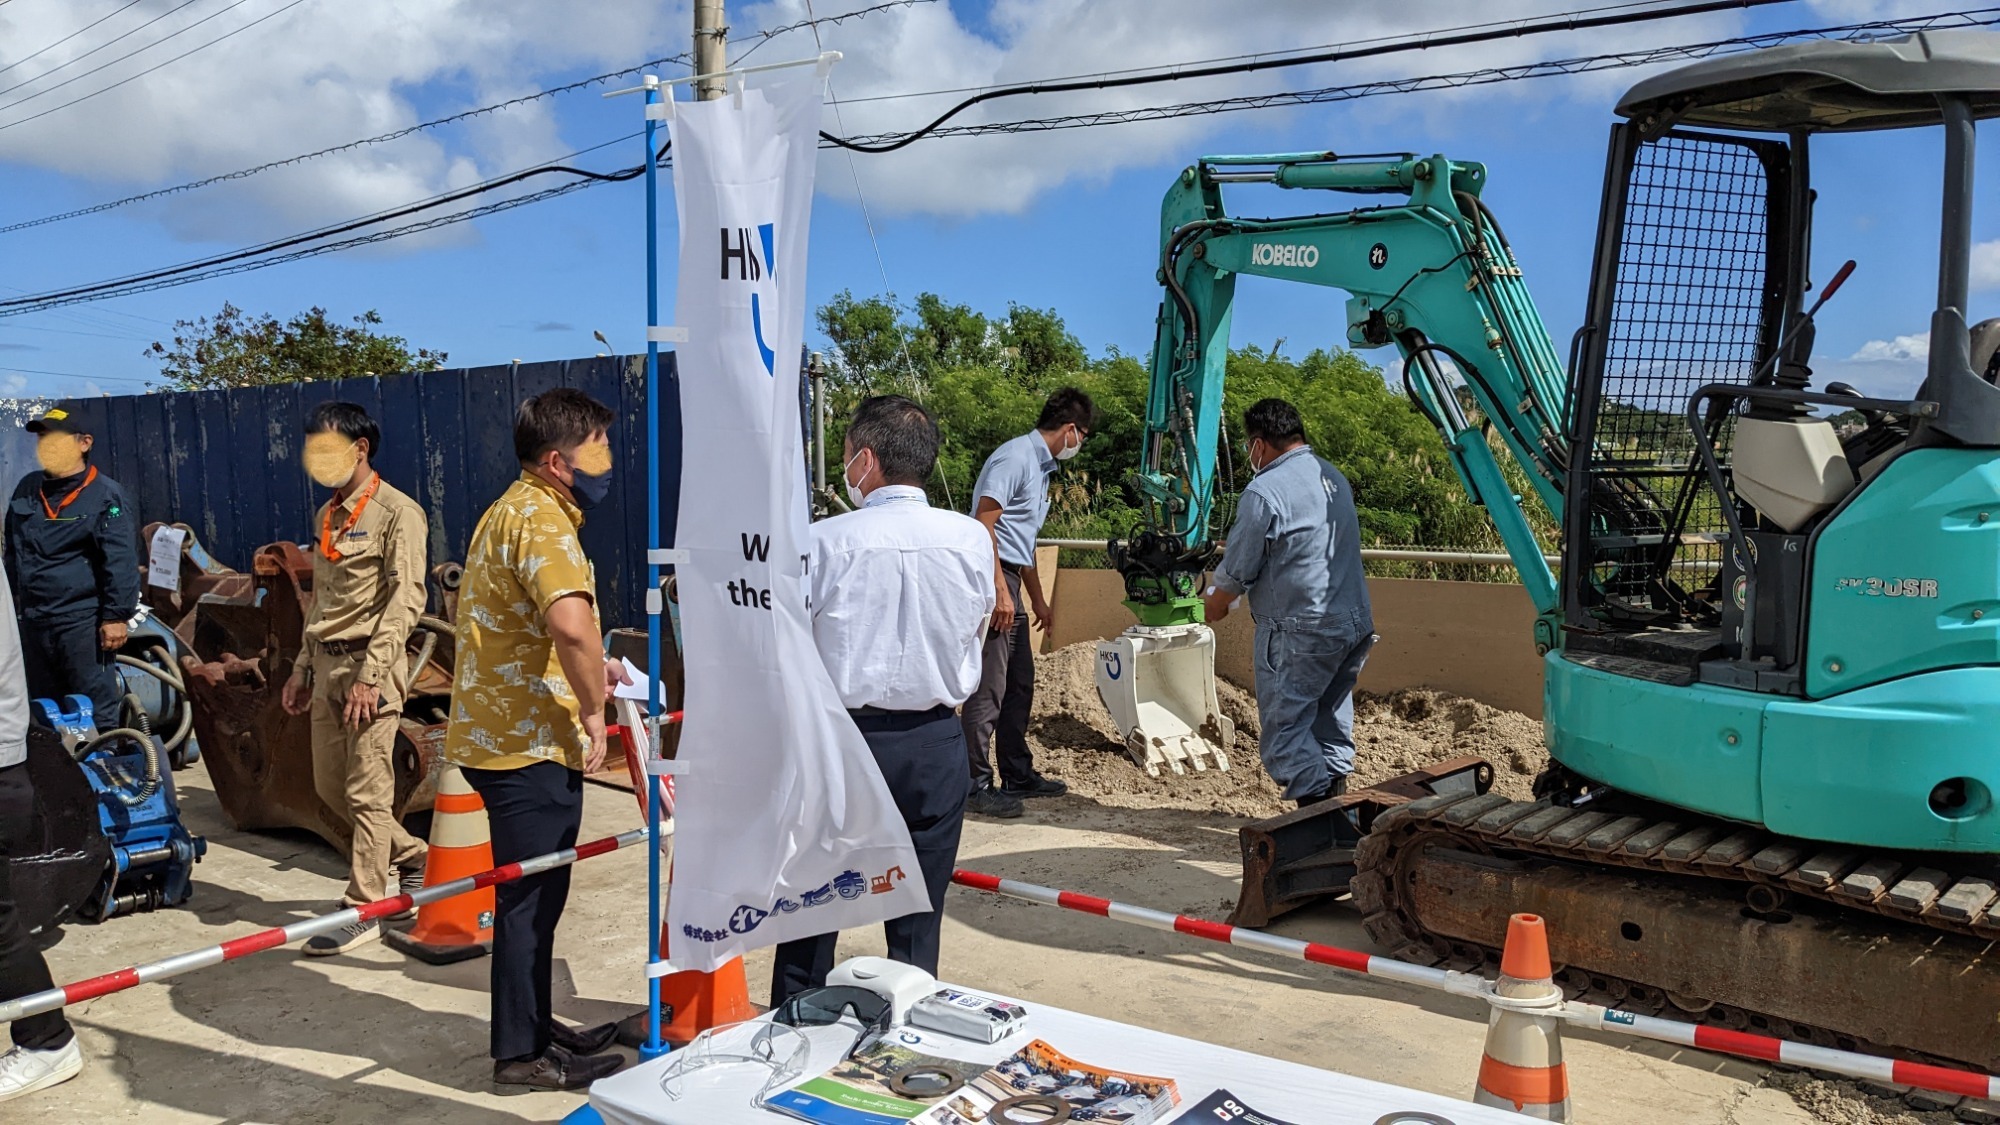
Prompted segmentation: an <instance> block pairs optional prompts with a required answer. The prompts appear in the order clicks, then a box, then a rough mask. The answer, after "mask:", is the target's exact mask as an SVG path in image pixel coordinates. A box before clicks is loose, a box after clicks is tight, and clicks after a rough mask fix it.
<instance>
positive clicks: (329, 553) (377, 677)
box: [283, 402, 426, 957]
mask: <svg viewBox="0 0 2000 1125" xmlns="http://www.w3.org/2000/svg"><path fill="white" fill-rule="evenodd" d="M381 440H382V431H381V429H380V428H379V427H378V426H376V424H375V421H374V419H372V418H370V417H369V416H368V412H367V411H365V410H363V409H362V408H361V407H359V406H356V405H355V404H354V403H351V402H323V403H321V404H319V405H318V406H316V407H314V408H313V410H312V413H311V414H310V415H308V416H307V418H306V442H305V458H304V459H305V465H306V472H307V473H308V474H310V475H311V476H312V478H313V480H315V481H317V482H318V483H319V484H321V485H323V486H324V487H327V488H331V489H333V490H334V492H333V497H332V498H331V499H329V500H328V501H327V502H326V504H325V505H324V506H322V507H321V508H320V510H319V512H318V514H317V515H316V516H315V517H314V521H313V530H314V532H315V542H314V543H313V610H312V616H311V617H310V618H309V619H308V620H307V621H306V627H305V647H304V649H303V650H302V651H301V652H300V653H299V659H298V663H297V665H296V666H295V667H294V668H293V670H292V676H291V679H290V680H288V681H286V683H285V688H284V693H283V703H284V706H285V710H287V711H289V712H291V713H292V714H294V715H299V714H303V713H305V712H306V711H307V710H308V709H310V710H311V711H312V747H313V787H314V788H315V789H317V790H318V791H319V795H320V799H321V800H323V801H325V802H326V803H327V804H328V805H329V806H331V807H332V808H333V809H334V811H336V812H337V813H339V814H340V815H341V816H342V817H343V818H345V819H346V820H347V821H348V822H349V823H350V824H351V825H353V828H354V844H353V848H352V851H351V852H350V854H349V857H348V864H349V871H350V874H349V878H348V882H347V893H346V895H345V902H346V904H347V905H348V906H359V905H361V904H363V903H368V902H373V901H375V900H376V899H380V898H386V897H388V895H389V868H390V866H391V865H393V866H394V867H395V868H396V872H397V876H398V880H399V882H400V884H401V889H402V890H403V891H406V892H407V891H414V890H418V889H420V888H422V886H423V883H424V874H423V873H424V858H425V854H426V849H425V847H424V842H423V841H422V840H419V839H417V838H416V837H414V836H412V835H410V834H409V833H408V832H406V831H404V829H403V826H402V824H401V823H400V822H398V821H397V820H396V814H395V799H396V771H395V764H394V752H395V748H396V721H397V719H398V717H399V716H400V715H401V714H402V710H403V698H404V696H405V695H406V694H407V693H408V691H409V678H410V662H409V658H408V656H407V655H406V654H405V651H404V648H405V645H406V644H407V642H408V641H409V637H410V631H411V630H412V629H414V628H416V625H417V618H418V616H420V615H421V614H422V613H423V611H424V562H425V546H424V538H425V531H426V527H425V518H424V510H423V509H422V508H420V507H418V506H417V502H416V501H414V500H412V499H410V498H409V497H408V496H405V495H403V494H402V493H401V492H398V491H397V490H396V489H394V488H392V487H390V486H389V484H388V483H387V482H386V481H384V480H383V479H382V477H381V474H379V473H377V472H375V470H374V468H373V467H372V466H371V465H370V464H369V458H370V457H371V456H372V455H373V454H374V453H375V452H376V451H377V450H378V449H379V448H380V446H381ZM381 936H382V923H381V922H380V921H379V920H371V921H366V922H356V923H355V924H353V925H351V926H348V927H346V928H345V929H342V930H341V931H339V932H337V933H332V934H322V935H320V936H318V937H314V938H312V939H310V940H308V941H307V942H306V944H305V952H306V954H307V955H308V956H315V957H329V956H332V955H333V954H336V953H344V952H346V951H347V950H350V949H353V948H354V947H355V946H357V945H361V944H363V943H364V942H370V941H375V940H377V939H379V938H380V937H381Z"/></svg>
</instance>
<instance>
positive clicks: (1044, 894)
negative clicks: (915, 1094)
mask: <svg viewBox="0 0 2000 1125" xmlns="http://www.w3.org/2000/svg"><path fill="white" fill-rule="evenodd" d="M951 881H952V882H954V883H957V884H958V885H959V886H961V887H966V888H968V889H971V890H975V891H986V892H988V893H990V894H997V895H1004V896H1006V897H1008V898H1017V899H1021V900H1023V901H1026V902H1035V903H1040V904H1042V905H1044V906H1060V907H1062V908H1063V909H1064V910H1074V911H1076V912H1078V913H1080V914H1095V915H1097V916H1099V917H1101V918H1114V919H1117V920H1118V921H1120V922H1130V923H1132V924H1133V925H1137V926H1145V927H1147V928H1148V929H1154V930H1166V931H1169V932H1171V933H1177V934H1187V935H1189V936H1190V937H1198V938H1206V939H1207V940H1209V941H1215V942H1221V943H1223V944H1224V945H1234V946H1240V947H1242V948H1245V949H1260V950H1263V951H1264V952H1266V953H1275V954H1278V955H1279V956H1281V957H1290V958H1292V959H1293V960H1296V961H1310V962H1312V963H1314V964H1316V965H1331V966H1333V967H1334V968H1336V969H1345V970H1347V971H1348V972H1351V973H1363V974H1366V975H1368V976H1371V977H1381V978H1383V979H1385V980H1396V981H1402V982H1403V983H1405V984H1414V985H1416V986H1418V987H1419V988H1429V989H1434V990H1436V991H1439V992H1448V993H1452V994H1453V995H1457V996H1469V997H1477V998H1478V999H1481V1000H1484V1001H1486V1002H1487V1003H1488V1004H1489V1005H1492V1006H1494V1007H1501V1008H1511V1007H1517V1006H1518V1003H1519V1002H1518V1001H1515V1000H1513V999H1511V998H1508V997H1503V996H1500V995H1499V994H1498V993H1497V992H1496V991H1495V988H1494V983H1493V982H1492V981H1490V980H1487V979H1486V978H1485V977H1483V976H1479V975H1478V974H1475V973H1461V972H1455V971H1452V970H1449V969H1435V968H1431V967H1429V966H1426V965H1412V964H1409V963H1407V962H1403V961H1397V960H1394V959H1393V958H1388V957H1377V956H1374V955H1372V954H1368V953H1362V952H1360V951H1359V950H1353V949H1341V948H1339V947H1337V946H1331V945H1321V944H1320V943H1319V942H1314V941H1299V940H1297V939H1294V938H1287V937H1279V936H1277V935H1276V934H1267V933H1263V932H1261V931H1258V930H1249V929H1244V928H1242V927H1239V926H1231V925H1228V924H1226V923H1222V922H1210V921H1207V920H1205V919H1202V918H1190V917H1188V916H1187V915H1185V914H1169V913H1167V912H1165V911H1162V910H1149V909H1147V908H1146V907H1143V906H1129V905H1127V904H1125V903H1122V902H1113V901H1111V900H1110V899H1105V898H1098V897H1096V896H1094V895H1084V894H1077V893H1075V892H1073V891H1059V890H1056V889H1055V888H1053V887H1043V886H1038V885H1036V884H1034V883H1022V882H1018V881H1016V880H1013V879H1002V878H1000V877H999V876H997V875H984V874H981V873H980V872H977V871H966V870H963V869H961V870H958V871H956V872H953V874H952V877H951ZM1552 1007H1553V1012H1552V1014H1554V1015H1556V1016H1558V1017H1559V1018H1561V1020H1562V1021H1563V1022H1564V1023H1566V1024H1569V1025H1571V1026H1573V1027H1584V1028H1589V1029H1591V1030H1593V1031H1608V1032H1613V1033H1616V1034H1619V1035H1632V1036H1637V1037H1639V1038H1641V1039H1651V1040H1654V1041H1656V1042H1660V1043H1672V1044H1674V1045H1676V1046H1681V1047H1694V1048H1697V1049H1699V1050H1703V1051H1717V1052H1720V1053H1722V1054H1726V1055H1735V1056H1737V1057H1739V1058H1746V1059H1755V1060H1757V1061H1759V1062H1775V1063H1783V1064H1785V1065H1787V1066H1796V1067H1801V1068H1804V1069H1807V1070H1820V1071H1826V1072H1829V1073H1832V1074H1840V1075H1845V1076H1847V1077H1849V1078H1860V1079H1865V1080H1868V1081H1874V1082H1889V1083H1894V1084H1896V1085H1898V1086H1910V1087H1914V1088H1916V1089H1919V1090H1930V1091H1934V1092H1937V1093H1944V1094H1952V1095H1955V1096H1958V1097H1972V1098H1989V1099H2000V1077H1995V1076H1993V1075H1990V1074H1981V1073H1978V1072H1977V1071H1970V1070H1958V1069H1954V1068H1952V1067H1946V1066H1934V1065H1931V1064H1929V1063H1918V1062H1907V1061H1903V1060H1899V1059H1888V1058H1881V1057H1878V1056H1875V1055H1863V1054H1858V1053H1856V1052H1854V1051H1842V1050H1838V1049H1836V1048H1833V1047H1815V1046H1812V1045H1811V1044H1808V1043H1793V1042H1790V1041H1788V1040H1784V1039H1777V1038H1774V1037H1772V1036H1768V1035H1754V1034H1751V1033H1750V1032H1747V1031H1730V1030H1727V1029H1726V1028H1719V1027H1708V1026H1705V1025H1702V1024H1692V1023H1682V1022H1681V1021H1679V1020H1670V1019H1662V1018H1660V1017H1658V1016H1644V1015H1640V1014H1639V1013H1637V1012H1627V1011H1622V1010H1620V1009H1617V1008H1606V1007H1604V1006H1602V1005H1599V1004H1586V1003H1582V1002H1580V1001H1576V1000H1564V1001H1562V1002H1561V1003H1560V1004H1557V1005H1553V1006H1552Z"/></svg>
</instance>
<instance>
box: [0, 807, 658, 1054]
mask: <svg viewBox="0 0 2000 1125" xmlns="http://www.w3.org/2000/svg"><path fill="white" fill-rule="evenodd" d="M646 835H647V831H646V829H644V828H634V829H633V830H631V831H630V832H621V833H619V834H618V835H616V836H608V837H606V838H604V839H602V840H592V841H591V842H589V843H587V844H578V845H577V846H576V847H573V848H564V849H562V850H561V851H555V852H550V853H548V854H547V855H538V856H536V857H534V858H533V859H524V860H522V861H521V862H519V863H509V864H505V865H503V866H500V867H495V868H493V869H492V870H491V871H482V872H480V873H479V874H477V875H468V876H466V877H465V878H463V879H453V880H452V881H451V882H449V883H440V884H438V885H437V886H435V887H425V888H424V889H423V890H420V891H417V892H415V893H414V894H402V895H392V896H390V897H388V898H384V899H377V900H375V901H374V902H371V903H367V904H366V905H363V906H350V907H348V908H347V909H345V910H336V911H334V912H333V913H331V914H322V915H320V916H319V917H317V918H308V919H306V920H305V921H303V922H294V923H292V924H291V925H289V926H283V927H279V928H277V929H270V930H263V931H260V932H258V933H254V934H247V935H245V936H243V937H240V938H232V939H230V940H229V941H225V942H223V943H222V944H220V945H211V946H209V947H208V948H207V949H197V950H194V951H192V952H189V953H177V954H175V955H174V956H172V957H168V958H166V959H164V960H160V961H153V962H150V963H148V964H144V965H139V966H136V967H133V968H129V969H119V970H118V971H117V972H114V973H106V974H104V975H103V976H99V977H91V978H90V979H89V980H80V981H77V982H75V983H74V984H66V985H63V986H62V987H60V988H51V989H48V990H47V991H45V992H35V993H31V994H29V995H27V996H22V997H20V998H18V999H14V1000H8V1001H5V1002H0V1023H11V1022H13V1021H14V1020H18V1019H24V1018H26V1017H28V1016H34V1015H40V1014H41V1013H43V1012H52V1011H54V1010H56V1009H57V1008H65V1007H68V1006H69V1005H71V1004H76V1003H80V1002H81V1001H84V1000H94V999H96V998H97V997H99V996H106V995H109V994H111V993H113V992H123V991H125V990H126V989H128V988H131V987H133V986H134V985H141V984H151V983H153V982H154V981H158V980H165V979H167V978H168V977H177V976H179V975H181V974H182V973H187V972H193V971H194V970H196V969H206V968H208V967H209V966H210V965H220V964H221V963H223V962H224V961H234V960H236V959H237V958H238V957H248V956H249V955H250V954H252V953H262V952H264V951H265V950H267V949H276V948H278V947H279V946H284V945H290V944H291V943H293V942H295V941H300V940H303V939H305V938H309V937H312V936H313V935H314V934H323V933H328V932H330V931H332V930H337V929H340V928H341V927H343V926H351V925H353V924H354V923H356V922H366V921H371V920H373V919H377V918H381V917H384V916H386V915H390V914H400V913H402V912H403V911H405V910H408V909H410V908H411V907H413V906H422V905H424V904H425V903H428V902H436V901H437V900H439V899H442V898H451V897H453V896H454V895H462V894H465V893H466V892H467V891H476V890H479V889H481V888H482V887H491V886H494V885H495V884H498V883H511V882H513V881H514V880H516V879H519V878H522V877H523V876H527V875H539V874H541V873H542V872H544V871H550V870H553V869H555V868H558V867H566V866H568V865H569V864H572V863H575V862H576V861H577V860H580V859H589V858H590V857H592V856H598V855H603V854H604V853H605V852H614V851H617V850H618V849H619V848H626V847H630V846H632V845H633V844H636V843H639V842H640V841H642V840H644V839H645V838H646Z"/></svg>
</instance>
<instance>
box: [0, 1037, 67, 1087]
mask: <svg viewBox="0 0 2000 1125" xmlns="http://www.w3.org/2000/svg"><path fill="white" fill-rule="evenodd" d="M82 1069H83V1047H82V1046H81V1045H79V1044H78V1043H77V1041H76V1036H75V1035H71V1036H70V1037H69V1042H67V1043H65V1044H63V1045H62V1046H60V1047H52V1048H50V1049H48V1050H46V1051H36V1050H30V1049H29V1048H27V1047H16V1048H14V1049H13V1050H11V1051H8V1052H7V1053H6V1054H4V1055H0V1102H4V1101H7V1100H9V1099H11V1098H18V1097H20V1096H22V1095H23V1094H32V1093H34V1092H35V1091H36V1090H46V1089H48V1088H49V1087H51V1086H59V1085H61V1084H62V1083H64V1082H67V1081H69V1080H70V1079H72V1078H75V1077H76V1075H77V1072H78V1071H80V1070H82Z"/></svg>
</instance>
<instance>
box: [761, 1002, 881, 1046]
mask: <svg viewBox="0 0 2000 1125" xmlns="http://www.w3.org/2000/svg"><path fill="white" fill-rule="evenodd" d="M891 1011H892V1009H891V1007H890V1005H889V998H888V997H886V996H884V995H882V994H881V993H879V992H870V991H869V990H868V989H865V988H855V987H854V986H852V985H844V984H836V985H829V986H827V987H824V988H808V989H806V990H805V991H804V992H801V993H798V994H797V995H795V996H793V997H792V998H791V999H790V1000H787V1001H785V1002H784V1003H783V1004H781V1005H779V1006H778V1009H777V1010H776V1011H774V1012H772V1013H771V1022H772V1023H778V1024H783V1025H785V1026H786V1027H828V1026H831V1025H833V1024H836V1023H839V1022H840V1021H841V1020H842V1019H843V1018H844V1017H846V1016H847V1015H849V1014H850V1013H851V1014H852V1015H853V1016H854V1018H855V1019H856V1020H858V1021H859V1022H860V1023H861V1034H860V1035H858V1036H856V1037H855V1039H854V1046H853V1047H851V1048H849V1049H848V1052H847V1056H846V1057H847V1058H853V1057H854V1054H855V1052H856V1051H859V1050H861V1049H862V1047H863V1046H864V1045H866V1044H869V1043H873V1042H874V1041H875V1040H876V1039H878V1038H880V1037H881V1036H882V1035H883V1034H884V1033H885V1032H887V1031H888V1030H889V1018H890V1013H891Z"/></svg>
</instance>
